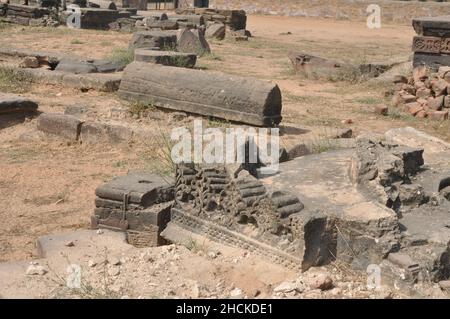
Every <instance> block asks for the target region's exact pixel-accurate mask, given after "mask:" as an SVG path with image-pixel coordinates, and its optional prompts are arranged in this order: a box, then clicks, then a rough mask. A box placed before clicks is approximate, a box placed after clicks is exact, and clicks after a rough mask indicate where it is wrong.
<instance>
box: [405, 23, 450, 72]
mask: <svg viewBox="0 0 450 319" xmlns="http://www.w3.org/2000/svg"><path fill="white" fill-rule="evenodd" d="M412 23H413V27H414V30H415V31H416V33H417V36H415V37H414V39H413V46H412V51H413V52H414V67H417V66H420V65H426V66H428V67H429V68H431V69H432V70H433V71H437V70H438V68H439V67H441V66H450V16H439V17H427V18H418V19H413V22H412Z"/></svg>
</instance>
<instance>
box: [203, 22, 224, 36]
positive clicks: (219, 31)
mask: <svg viewBox="0 0 450 319" xmlns="http://www.w3.org/2000/svg"><path fill="white" fill-rule="evenodd" d="M225 32H226V28H225V25H224V24H222V23H214V24H212V25H210V26H209V27H208V28H207V29H206V32H205V36H206V38H209V39H217V40H223V39H225Z"/></svg>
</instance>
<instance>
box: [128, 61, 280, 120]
mask: <svg viewBox="0 0 450 319" xmlns="http://www.w3.org/2000/svg"><path fill="white" fill-rule="evenodd" d="M119 96H121V97H122V98H125V99H130V100H137V101H141V102H143V103H150V102H151V103H152V104H153V105H155V106H157V107H161V108H166V109H172V110H179V111H184V112H188V113H195V114H201V115H205V116H214V117H218V118H223V119H226V120H231V121H236V122H242V123H248V124H252V125H257V126H273V125H276V124H278V123H280V122H281V118H282V117H281V107H282V105H281V103H282V102H281V92H280V89H279V87H278V86H277V85H275V84H272V83H270V82H267V81H260V80H257V79H252V78H244V77H238V76H230V75H227V74H224V73H220V72H205V71H200V70H192V69H186V68H174V67H168V66H161V65H157V64H150V63H142V62H133V63H131V64H130V65H128V66H127V67H126V68H125V70H124V75H123V77H122V82H121V84H120V88H119Z"/></svg>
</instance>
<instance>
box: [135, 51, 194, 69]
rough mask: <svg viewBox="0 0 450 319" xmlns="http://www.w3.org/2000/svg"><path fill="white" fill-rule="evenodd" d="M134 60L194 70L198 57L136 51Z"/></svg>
mask: <svg viewBox="0 0 450 319" xmlns="http://www.w3.org/2000/svg"><path fill="white" fill-rule="evenodd" d="M134 60H135V61H137V62H151V63H156V64H162V65H167V66H176V67H184V68H193V67H194V66H195V63H196V62H197V55H195V54H193V53H182V52H174V51H155V50H148V49H136V50H135V51H134Z"/></svg>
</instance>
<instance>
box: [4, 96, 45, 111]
mask: <svg viewBox="0 0 450 319" xmlns="http://www.w3.org/2000/svg"><path fill="white" fill-rule="evenodd" d="M37 109H38V104H37V103H36V102H34V101H32V100H30V99H27V98H24V97H21V96H17V95H13V94H5V93H1V92H0V114H5V113H27V112H35V111H36V110H37Z"/></svg>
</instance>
